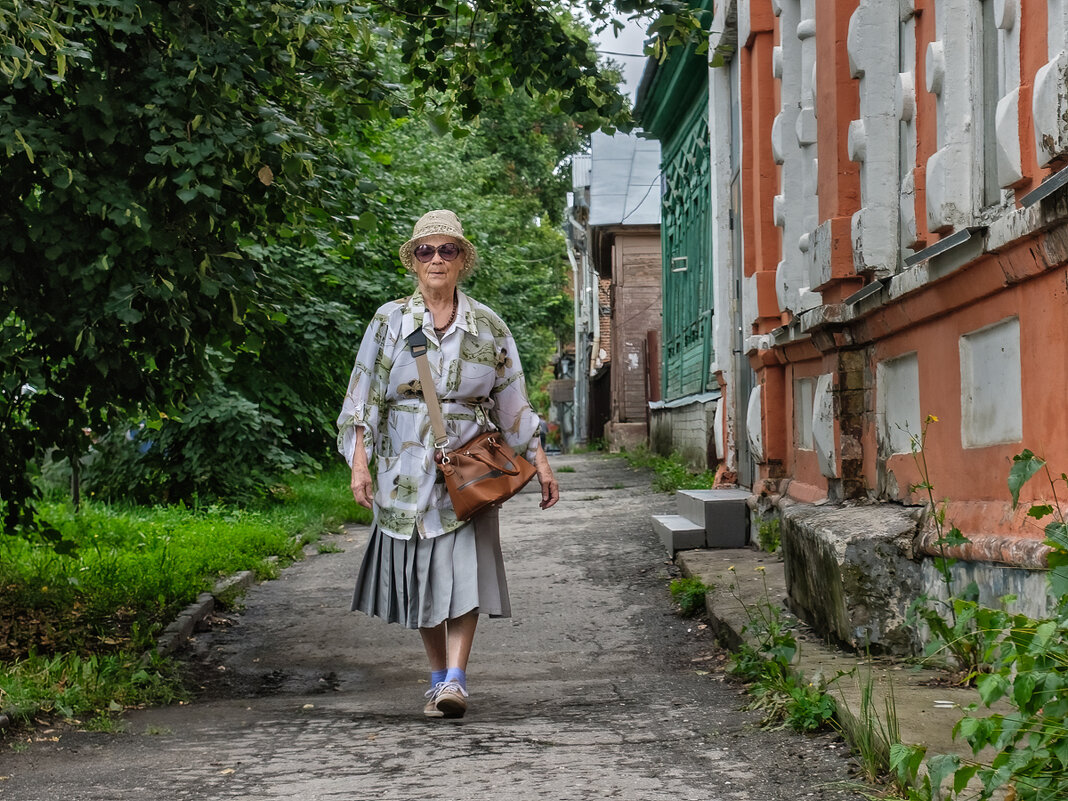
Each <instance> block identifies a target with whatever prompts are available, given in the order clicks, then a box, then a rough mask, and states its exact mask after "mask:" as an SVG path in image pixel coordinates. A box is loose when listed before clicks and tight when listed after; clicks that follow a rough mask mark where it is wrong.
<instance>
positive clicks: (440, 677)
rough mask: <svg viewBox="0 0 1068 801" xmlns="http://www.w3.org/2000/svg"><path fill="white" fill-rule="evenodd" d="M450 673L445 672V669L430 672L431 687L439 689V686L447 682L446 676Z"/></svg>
mask: <svg viewBox="0 0 1068 801" xmlns="http://www.w3.org/2000/svg"><path fill="white" fill-rule="evenodd" d="M448 672H449V671H447V670H445V669H444V668H443V669H441V670H432V671H430V686H431V687H437V686H438V685H439V684H441V683H442V682H443V681H445V674H447V673H448Z"/></svg>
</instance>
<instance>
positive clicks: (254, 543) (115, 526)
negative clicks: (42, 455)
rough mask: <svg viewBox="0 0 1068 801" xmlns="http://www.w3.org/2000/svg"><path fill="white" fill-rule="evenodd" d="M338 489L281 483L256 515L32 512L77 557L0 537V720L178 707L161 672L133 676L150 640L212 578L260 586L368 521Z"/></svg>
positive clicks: (335, 471) (97, 506) (105, 508)
mask: <svg viewBox="0 0 1068 801" xmlns="http://www.w3.org/2000/svg"><path fill="white" fill-rule="evenodd" d="M348 484H349V479H348V470H347V468H346V467H345V466H344V465H340V464H339V465H336V466H333V467H331V468H329V469H327V470H325V471H323V472H322V473H320V474H319V475H317V476H294V477H292V478H291V480H289V481H288V482H287V484H286V485H285V486H279V487H278V488H277V489H276V491H275V492H274V493H273V496H274V500H273V501H272V502H270V503H266V504H263V505H262V506H260V507H258V508H235V507H229V506H222V505H213V506H208V507H203V508H198V509H187V508H182V507H173V506H171V507H151V508H146V507H136V506H122V505H108V504H103V503H97V502H92V501H90V502H86V503H83V504H82V506H81V508H80V509H79V510H77V511H75V509H74V508H73V507H72V506H71V505H70V504H67V503H50V504H45V505H43V506H42V507H41V510H40V511H41V513H42V516H43V517H44V518H45V519H46V520H48V521H49V522H50V523H51V524H52V525H54V526H55V527H56V528H57V529H59V530H60V531H61V532H62V533H63V535H64V537H66V538H67V539H70V540H72V541H74V542H75V543H76V544H77V551H76V554H75V555H74V556H63V555H58V554H56V553H55V552H54V551H52V549H51V548H49V547H48V546H47V545H46V544H42V543H39V542H32V541H28V540H26V539H22V538H18V537H3V538H0V587H3V588H4V591H3V594H2V596H0V711H3V713H4V714H7V715H8V716H9V717H11V718H12V720H14V721H15V722H16V723H27V722H29V721H31V720H33V719H34V718H36V717H39V716H41V715H42V714H43V715H58V716H61V717H65V718H72V717H88V718H99V717H100V716H101V715H105V716H106V715H107V714H109V713H112V712H115V711H117V710H121V709H122V708H123V707H126V706H132V705H140V704H150V703H166V702H168V701H171V700H174V699H176V698H179V697H181V692H182V691H181V687H180V683H179V682H178V681H177V674H176V671H175V669H174V665H173V664H171V663H169V662H168V661H166V660H159V661H157V662H155V663H153V664H150V665H148V666H142V665H141V656H142V654H143V653H144V652H145V651H147V650H149V649H150V648H151V647H152V646H153V645H154V643H155V639H156V637H157V636H158V634H159V632H160V631H161V630H162V629H163V628H164V627H165V626H166V625H167V623H169V622H170V620H172V619H173V618H174V616H175V615H176V613H177V612H178V611H179V610H180V609H182V608H183V607H184V606H186V605H187V604H188V603H190V602H191V601H193V600H194V599H195V598H196V597H197V595H198V594H199V593H201V592H203V591H205V590H207V589H210V587H211V586H212V584H213V583H214V581H215V580H217V579H218V578H219V577H221V576H225V575H229V574H231V573H234V572H237V571H240V570H252V571H254V572H255V573H256V574H257V576H259V577H260V578H266V577H271V576H273V575H275V574H276V573H277V571H278V570H279V565H280V564H281V565H284V564H286V563H288V562H289V561H292V560H294V559H297V558H300V556H301V553H302V550H303V547H304V545H305V544H307V543H309V542H313V541H315V540H316V539H317V538H318V537H319V535H320V534H321V533H322V532H323V531H327V530H332V529H335V528H337V526H339V525H340V524H341V523H342V522H344V521H347V520H353V521H359V522H369V521H370V512H368V511H367V510H365V509H362V508H361V507H359V506H357V505H356V503H355V502H354V501H353V500H352V496H351V493H350V492H349V488H348ZM271 557H279V559H278V560H277V561H273V560H272V559H271ZM98 725H99V724H98Z"/></svg>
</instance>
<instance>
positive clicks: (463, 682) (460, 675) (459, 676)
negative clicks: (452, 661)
mask: <svg viewBox="0 0 1068 801" xmlns="http://www.w3.org/2000/svg"><path fill="white" fill-rule="evenodd" d="M445 681H455V682H456V683H457V684H459V685H460V686H461V687H463V688H464V689H465V690H466V689H467V671H465V670H463V669H462V668H449V670H448V673H446V674H445Z"/></svg>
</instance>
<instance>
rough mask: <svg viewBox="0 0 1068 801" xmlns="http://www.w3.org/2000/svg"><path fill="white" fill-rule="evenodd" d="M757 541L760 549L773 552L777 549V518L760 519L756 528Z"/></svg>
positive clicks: (778, 541) (778, 533)
mask: <svg viewBox="0 0 1068 801" xmlns="http://www.w3.org/2000/svg"><path fill="white" fill-rule="evenodd" d="M757 542H758V543H759V544H760V550H762V551H767V552H768V553H775V552H776V551H778V550H779V545H781V535H780V532H779V518H777V517H771V518H768V519H767V520H761V521H760V525H759V527H758V528H757Z"/></svg>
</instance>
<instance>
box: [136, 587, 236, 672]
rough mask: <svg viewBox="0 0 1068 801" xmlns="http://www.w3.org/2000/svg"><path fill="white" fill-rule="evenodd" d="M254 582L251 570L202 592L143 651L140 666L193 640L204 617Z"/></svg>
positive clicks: (232, 599) (231, 600) (227, 602)
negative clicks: (150, 646) (154, 643)
mask: <svg viewBox="0 0 1068 801" xmlns="http://www.w3.org/2000/svg"><path fill="white" fill-rule="evenodd" d="M255 582H256V574H255V573H253V572H252V571H251V570H242V571H241V572H240V573H235V574H234V575H232V576H229V577H227V578H225V579H222V580H220V581H219V582H218V583H217V584H216V585H215V587H214V588H213V589H212V591H211V592H202V593H201V594H200V595H198V596H197V599H196V600H195V601H194V602H193V603H191V604H190V605H189V606H187V607H186V608H185V609H183V610H182V611H181V612H179V613H178V617H176V618H175V619H174V620H173V621H171V623H170V624H169V625H168V626H167V628H165V629H164V630H163V634H161V635H160V637H159V639H158V640H157V641H156V647H155V648H154V649H152V650H149V651H146V652H145V654H144V656H142V657H141V664H142V665H146V664H148V663H149V662H150V661H151V660H152V655H153V654H158V655H160V656H167V655H169V654H173V653H174V652H175V651H177V650H178V648H179V647H180V646H181V645H182V643H184V642H185V641H186V640H188V639H189V637H190V636H192V634H193V631H194V630H195V629H196V627H197V624H199V623H200V622H201V621H202V620H204V619H205V618H206V617H208V616H209V615H211V613H212V612H214V611H215V604H216V603H219V604H229V603H232V602H233V601H234V599H236V598H238V597H239V596H241V595H242V594H243V593H244V591H245V590H247V589H248V588H249V587H251V586H252V585H253V584H254V583H255Z"/></svg>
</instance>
